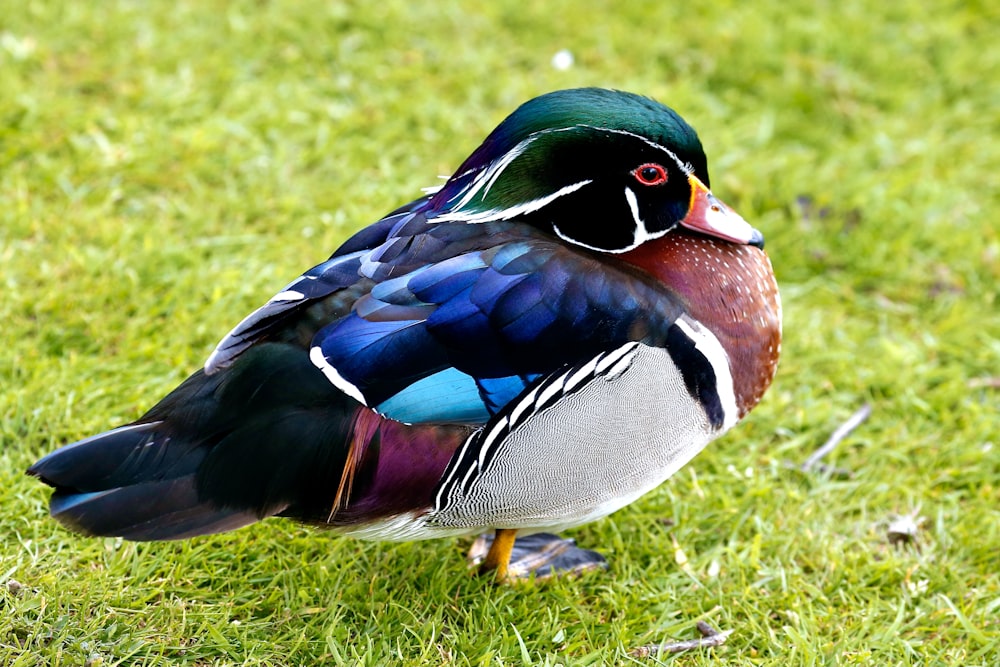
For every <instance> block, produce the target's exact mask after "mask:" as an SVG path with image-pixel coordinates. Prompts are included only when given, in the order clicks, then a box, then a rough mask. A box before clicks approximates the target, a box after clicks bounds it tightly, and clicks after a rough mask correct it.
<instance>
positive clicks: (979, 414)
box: [0, 0, 1000, 667]
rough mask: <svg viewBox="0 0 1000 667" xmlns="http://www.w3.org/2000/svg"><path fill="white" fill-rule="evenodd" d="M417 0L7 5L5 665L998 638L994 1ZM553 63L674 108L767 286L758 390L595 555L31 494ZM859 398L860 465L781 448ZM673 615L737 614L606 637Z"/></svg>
mask: <svg viewBox="0 0 1000 667" xmlns="http://www.w3.org/2000/svg"><path fill="white" fill-rule="evenodd" d="M421 4H423V3H412V2H405V1H402V0H399V1H397V0H385V1H383V2H378V3H363V2H356V3H355V2H348V3H332V2H331V3H294V2H266V1H260V2H231V3H223V2H205V3H199V2H193V1H181V2H165V1H163V2H129V1H126V0H121V1H118V2H105V3H81V2H64V3H60V2H49V1H38V2H14V1H13V0H0V17H2V18H0V286H2V289H3V293H2V295H0V327H2V328H0V332H2V338H0V342H2V347H0V665H7V666H11V667H14V666H17V667H23V666H29V665H30V666H34V665H53V666H54V665H67V666H82V665H88V666H90V667H97V666H98V665H103V666H109V665H198V666H208V665H244V664H245V665H338V664H361V665H393V664H405V665H417V664H428V665H467V664H471V665H556V664H618V663H625V664H628V663H633V662H635V663H639V664H658V663H660V662H662V663H666V664H676V665H685V666H687V665H774V666H785V665H879V666H881V665H954V666H962V667H969V666H974V665H982V666H989V667H994V666H995V665H997V664H1000V573H998V571H1000V380H998V376H1000V287H998V285H1000V222H998V219H1000V214H998V210H1000V189H998V185H997V184H998V174H1000V140H998V136H1000V85H998V80H997V77H998V73H1000V46H998V41H997V35H996V26H997V25H1000V9H998V7H1000V5H998V4H997V3H994V2H985V1H984V2H966V3H958V2H955V3H943V2H942V3H933V4H935V5H937V8H936V9H935V8H932V7H929V6H927V5H919V3H881V2H875V1H874V0H864V1H862V0H858V1H854V0H845V2H841V3H826V2H804V1H792V2H779V1H778V0H767V1H764V2H759V3H728V2H721V3H712V2H708V3H701V4H699V5H697V6H695V5H692V4H691V3H679V2H678V3H671V2H660V3H622V2H610V1H608V2H591V3H576V2H568V1H565V2H551V3H545V6H546V9H544V10H540V9H529V8H528V7H530V6H531V4H532V3H524V2H512V1H506V0H505V1H503V2H499V1H498V2H493V3H481V4H482V7H480V8H479V9H475V10H474V9H472V8H471V6H472V3H468V6H465V5H463V4H462V3H456V2H442V3H434V4H431V3H426V7H423V8H422V7H420V5H421ZM539 4H541V3H539ZM751 7H752V8H751ZM561 49H568V50H569V51H571V52H572V54H573V56H574V58H575V62H574V64H573V66H572V67H570V68H569V69H557V68H555V67H553V65H552V57H553V55H554V54H555V53H556V52H557V51H559V50H561ZM580 85H599V86H607V87H615V88H622V89H625V90H630V91H633V92H638V93H643V94H647V95H650V96H653V97H656V98H657V99H659V100H661V101H663V102H665V103H667V104H669V105H671V106H673V107H675V108H676V109H678V110H679V111H680V112H681V113H682V115H684V116H685V117H686V118H687V119H688V120H689V121H690V122H691V123H692V124H693V125H694V126H695V127H696V128H697V130H698V131H699V133H700V134H701V136H702V139H703V142H704V144H705V147H706V151H707V152H708V155H709V164H710V168H711V170H712V177H713V179H712V182H713V186H714V190H715V192H716V193H717V194H719V195H720V196H721V197H722V198H723V199H724V200H726V201H727V202H728V203H730V204H732V205H733V206H734V207H735V208H736V209H737V210H738V211H739V212H740V213H742V215H743V216H744V217H746V218H747V219H749V220H751V221H752V222H753V224H755V226H757V227H758V228H759V229H761V230H762V231H763V232H764V234H765V236H766V237H767V240H768V243H767V247H768V250H769V252H770V254H771V257H772V260H773V262H774V266H775V270H776V272H777V274H778V278H779V281H780V283H781V285H782V289H783V297H784V303H785V335H786V339H785V345H784V356H783V359H782V362H781V369H780V372H779V374H778V378H777V380H776V384H775V386H774V387H773V389H772V390H771V392H770V393H769V395H768V396H767V397H766V398H765V400H764V402H763V403H762V404H761V406H760V407H759V408H758V409H757V410H756V411H755V412H754V413H753V414H752V415H751V416H750V417H749V418H748V419H747V420H746V422H745V423H744V424H742V425H741V426H740V427H738V428H737V429H736V430H734V431H733V432H732V433H731V434H729V435H728V436H726V437H725V438H724V439H723V440H721V441H718V442H717V443H715V444H714V445H713V446H711V447H710V448H709V449H708V450H707V451H705V452H704V453H703V454H702V455H700V456H699V457H698V458H697V459H696V460H695V461H694V463H693V464H691V465H690V466H688V467H687V468H685V469H684V470H682V471H681V472H680V473H679V474H678V475H676V476H675V478H674V479H672V480H671V481H669V482H668V483H667V484H665V485H664V486H663V487H661V488H660V489H659V490H657V491H656V492H654V493H651V494H649V495H648V496H646V497H645V498H643V499H642V500H641V501H639V502H638V503H636V504H635V505H633V506H631V507H629V508H627V509H625V510H622V511H621V512H619V513H617V514H616V515H614V516H613V517H611V518H609V519H605V520H603V521H600V522H598V523H595V524H591V525H589V526H586V527H584V528H581V529H578V530H576V531H574V532H573V536H574V537H575V538H576V539H577V540H578V541H579V542H580V543H581V544H583V545H586V546H588V547H594V548H598V549H600V550H601V551H603V552H604V553H605V554H606V555H607V556H608V557H609V558H610V560H611V568H610V570H609V571H607V572H605V573H599V574H593V575H590V576H588V577H586V578H584V579H580V580H569V581H556V582H553V583H548V584H544V585H538V586H535V587H513V588H511V587H502V588H497V587H494V586H492V585H490V584H489V583H488V582H486V581H483V580H480V579H478V578H475V577H472V576H471V575H470V574H469V572H468V571H467V569H466V566H465V563H464V555H463V554H464V549H465V548H466V547H467V546H468V541H460V540H445V541H436V542H421V543H410V544H371V543H363V542H358V541H353V540H350V539H343V538H338V537H336V536H335V535H332V534H328V533H323V532H319V531H313V530H308V529H305V528H301V527H299V526H297V525H295V524H292V523H289V522H283V521H280V520H272V521H267V522H265V523H263V524H258V525H256V526H253V527H251V528H248V529H244V530H241V531H238V532H236V533H232V534H227V535H221V536H215V537H211V538H202V539H196V540H192V541H189V542H183V543H171V544H139V545H137V544H131V543H122V542H120V541H115V540H112V539H107V540H102V539H87V538H80V537H77V536H74V535H72V534H70V533H68V532H67V531H65V530H64V529H62V528H61V527H60V526H58V525H57V524H56V523H55V522H54V521H52V520H50V519H49V518H48V516H47V499H48V492H47V491H46V489H45V488H44V487H43V486H42V485H40V484H38V483H37V482H36V481H35V480H32V479H29V478H27V477H25V476H24V475H23V470H24V469H25V468H26V467H27V466H28V465H29V464H30V463H31V462H32V461H34V460H35V459H36V458H37V457H39V456H40V455H42V454H43V453H46V452H48V451H50V450H52V449H54V448H55V447H57V446H59V445H60V444H64V443H67V442H70V441H72V440H75V439H78V438H81V437H84V436H86V435H89V434H92V433H96V432H98V431H101V430H105V429H107V428H110V427H113V426H116V425H118V424H120V423H123V422H125V421H128V420H131V419H134V418H136V417H137V416H139V415H140V414H141V413H142V412H144V411H145V409H147V408H148V407H150V406H151V405H152V404H153V403H154V402H155V401H156V400H157V399H159V398H160V397H161V396H162V395H163V394H165V393H166V392H167V391H168V390H169V389H171V388H173V387H174V386H175V385H176V384H177V383H178V382H179V381H180V380H182V379H183V378H184V377H185V376H186V375H187V374H188V373H189V372H190V371H192V370H194V369H195V368H197V367H198V366H199V365H200V364H201V363H202V361H203V360H204V358H205V357H206V355H207V354H208V353H209V352H210V351H211V349H212V347H213V346H214V344H215V342H216V341H217V340H218V339H219V338H220V337H221V336H222V335H223V334H224V333H225V332H226V331H228V330H229V328H230V327H231V326H232V325H233V324H235V323H236V322H237V321H238V320H239V319H240V318H241V317H242V316H243V315H245V314H246V313H247V312H249V311H250V310H251V309H252V308H254V307H255V306H257V305H259V304H260V303H262V302H263V301H264V300H266V299H267V298H268V297H270V296H271V294H273V293H274V292H275V291H277V290H278V289H279V288H281V287H282V286H283V285H284V284H285V283H286V282H287V281H289V280H290V279H292V278H294V277H295V276H297V275H298V274H299V273H300V272H301V271H302V270H303V269H305V268H307V267H309V266H312V265H313V264H314V263H317V262H319V261H320V260H322V259H324V258H325V257H326V256H327V254H329V252H331V251H332V250H333V249H334V248H335V247H336V246H337V245H338V244H339V243H340V242H341V241H342V240H344V239H345V238H346V236H347V235H348V234H349V233H351V232H353V231H354V230H356V229H358V228H360V227H362V226H364V225H366V224H368V223H370V222H372V221H374V220H375V219H377V218H378V217H380V216H381V215H383V214H384V213H386V212H388V211H389V210H391V209H392V208H394V207H396V206H397V205H399V204H402V203H404V202H406V201H409V200H410V199H412V198H414V197H415V196H417V195H418V194H419V188H420V187H422V186H426V185H433V184H435V183H436V182H438V181H437V176H438V175H439V174H448V173H451V171H452V170H453V169H454V168H455V167H456V166H457V165H458V164H459V163H460V161H461V160H462V159H463V158H464V157H465V155H466V154H467V153H468V152H470V151H471V150H472V149H473V148H474V147H475V146H476V145H478V142H479V141H480V140H481V139H482V138H483V137H484V136H485V135H486V133H487V132H488V131H489V130H490V129H492V128H493V126H494V125H495V124H496V123H497V122H499V121H500V120H501V119H502V118H503V117H504V116H505V115H506V114H507V113H508V112H509V111H511V110H512V109H513V108H514V107H515V106H517V105H518V104H519V103H520V102H522V101H524V100H526V99H528V98H530V97H532V96H534V95H537V94H540V93H543V92H546V91H549V90H553V89H557V88H566V87H574V86H580ZM864 403H870V404H871V405H872V407H873V414H872V416H871V418H870V419H869V420H868V421H867V422H866V423H864V424H863V425H862V426H861V427H860V428H859V429H857V430H856V431H855V432H853V433H852V434H851V435H850V436H849V437H847V438H846V439H845V440H844V441H843V442H842V444H841V445H840V446H839V447H838V448H837V449H836V450H835V451H834V452H833V454H832V455H831V456H830V457H829V459H828V460H827V462H828V463H830V464H831V465H834V466H836V467H839V468H845V469H848V470H850V471H851V473H852V474H851V475H850V476H848V477H842V476H836V475H824V474H822V473H817V472H810V473H803V472H800V471H798V470H793V469H789V467H788V466H787V465H786V462H792V463H796V464H797V463H801V462H803V461H804V460H806V458H807V457H808V456H809V455H810V454H811V453H812V452H813V451H814V450H815V449H816V448H817V447H819V446H820V445H821V444H822V443H823V442H824V440H825V439H826V438H827V437H828V436H829V434H830V433H831V432H832V431H833V430H834V429H835V428H836V427H837V426H838V425H839V424H841V423H842V422H843V421H844V420H846V419H847V418H848V416H849V415H850V414H851V413H852V412H853V411H854V410H855V409H856V408H858V407H859V406H861V405H862V404H864ZM910 513H912V514H914V515H915V516H916V517H917V521H918V522H919V523H920V530H919V533H918V534H917V536H916V541H915V544H911V545H909V546H905V545H904V546H893V545H891V544H890V543H889V541H888V525H889V522H890V521H891V520H892V519H894V518H895V517H896V516H898V515H902V514H910ZM10 582H17V584H20V585H17V584H14V583H10ZM698 620H706V621H708V622H709V623H711V624H712V625H713V626H715V627H717V628H721V629H723V630H733V631H734V632H733V634H732V635H731V636H730V638H729V640H728V642H727V643H726V644H725V645H724V646H721V647H718V648H714V649H702V650H699V651H695V652H689V653H684V654H680V655H677V656H660V657H659V658H656V657H648V658H635V657H633V656H632V654H631V652H632V651H633V649H635V648H637V647H641V646H644V645H648V644H655V643H658V642H661V641H674V640H678V639H690V638H693V637H696V636H697V632H696V630H695V622H696V621H698Z"/></svg>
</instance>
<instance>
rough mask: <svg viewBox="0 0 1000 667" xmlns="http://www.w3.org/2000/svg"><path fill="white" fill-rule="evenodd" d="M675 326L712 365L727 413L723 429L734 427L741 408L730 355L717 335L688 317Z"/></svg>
mask: <svg viewBox="0 0 1000 667" xmlns="http://www.w3.org/2000/svg"><path fill="white" fill-rule="evenodd" d="M675 324H677V326H678V327H680V329H681V331H683V332H684V333H685V334H686V335H687V337H688V338H690V339H691V341H692V342H694V346H695V348H696V349H697V350H698V351H699V352H701V353H702V354H704V355H705V358H706V359H708V363H710V364H712V369H713V370H714V371H715V389H716V391H717V392H718V393H719V402H720V403H721V404H722V410H723V412H724V413H725V417H724V418H723V422H722V427H723V429H728V428H730V427H732V426H733V424H735V423H736V421H737V419H739V408H738V407H737V406H736V393H735V391H734V389H733V374H732V372H731V371H730V369H729V355H728V354H726V350H725V348H724V347H722V343H720V342H719V339H718V338H716V337H715V334H713V333H712V332H711V331H710V330H709V329H708V328H707V327H703V326H702V325H701V324H699V323H698V322H696V321H695V320H693V319H691V318H689V317H688V316H687V315H682V316H681V317H679V318H677V321H676V322H675Z"/></svg>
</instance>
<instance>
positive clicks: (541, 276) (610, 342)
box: [27, 88, 781, 581]
mask: <svg viewBox="0 0 1000 667" xmlns="http://www.w3.org/2000/svg"><path fill="white" fill-rule="evenodd" d="M763 248H764V241H763V236H762V234H761V233H760V232H759V231H758V230H757V229H755V228H754V227H752V226H751V225H750V224H749V223H748V222H747V221H746V220H744V219H743V218H742V217H741V216H740V215H739V214H738V213H736V212H735V210H733V209H732V208H731V207H729V206H728V205H726V204H725V203H723V202H722V201H721V200H720V199H719V198H718V197H716V195H715V194H713V192H712V190H711V188H710V181H709V174H708V162H707V158H706V156H705V152H704V150H703V148H702V144H701V141H700V139H699V138H698V135H697V133H696V132H695V130H694V129H693V128H692V127H691V126H690V125H689V124H688V123H687V122H686V121H685V120H683V119H682V118H681V116H680V115H679V114H678V113H677V112H675V111H674V110H673V109H671V108H669V107H667V106H665V105H663V104H661V103H659V102H656V101H654V100H653V99H651V98H649V97H645V96H642V95H637V94H633V93H628V92H624V91H618V90H608V89H601V88H577V89H569V90H558V91H554V92H550V93H547V94H544V95H541V96H539V97H536V98H534V99H531V100H529V101H527V102H525V103H524V104H522V105H521V106H520V107H518V108H517V109H516V110H515V111H514V112H513V113H511V114H510V115H509V116H508V117H507V118H506V119H505V120H503V122H501V123H500V125H498V126H497V127H496V129H494V130H493V131H492V132H491V133H490V134H489V135H488V136H487V137H486V139H485V140H484V141H483V143H482V144H481V145H480V146H479V147H478V148H476V150H475V151H473V152H472V153H471V155H469V157H468V158H467V159H466V160H465V161H464V162H462V163H461V165H460V166H459V167H458V169H457V170H456V171H455V173H454V174H453V175H452V176H451V177H450V178H448V179H447V180H446V181H444V183H443V185H440V186H438V187H436V188H432V189H428V190H426V191H424V193H423V195H422V196H420V197H419V198H417V199H415V200H414V201H412V202H410V203H409V204H406V205H405V206H402V207H400V208H398V209H396V210H394V211H392V212H391V213H389V214H388V215H386V216H385V217H383V218H382V219H380V220H378V221H377V222H375V223H374V224H371V225H369V226H367V227H364V228H362V229H361V230H360V231H358V232H357V233H355V234H354V235H353V236H351V237H350V238H349V239H348V240H347V241H346V242H344V243H343V245H341V246H340V247H339V248H338V249H337V250H336V251H335V252H334V253H333V254H332V255H331V256H330V257H329V258H328V259H326V260H325V261H322V262H321V263H319V264H318V265H316V266H315V267H313V268H311V269H309V270H308V271H306V272H305V273H303V274H302V275H301V276H300V277H299V278H297V279H295V280H294V281H292V282H291V283H290V284H288V285H287V286H286V287H284V288H283V289H281V290H280V291H278V292H277V293H276V294H275V295H274V296H273V297H271V299H270V300H269V301H267V302H266V303H264V305H262V306H261V307H259V308H258V309H257V310H255V311H253V312H252V313H250V314H249V315H248V316H247V317H246V318H244V319H243V320H242V321H241V322H239V323H238V324H237V325H236V326H235V327H234V328H233V329H232V330H231V331H230V332H229V333H228V334H227V335H226V336H225V337H224V338H222V340H221V342H220V343H219V344H218V346H217V347H216V348H215V350H214V351H213V352H212V353H211V355H210V356H209V357H208V359H207V360H206V361H205V363H204V366H203V367H202V368H200V369H198V370H196V371H195V372H194V373H193V374H192V375H191V376H190V377H188V378H187V379H186V380H185V381H184V382H183V383H181V384H180V385H179V386H178V387H177V388H176V389H174V390H173V391H172V392H170V393H169V394H168V395H167V396H166V397H164V398H163V399H162V400H161V401H160V402H159V403H157V404H155V405H154V406H153V407H152V408H151V409H149V411H148V412H146V413H145V414H144V415H143V416H141V417H140V418H139V419H137V420H136V421H134V422H131V423H129V424H126V425H123V426H119V427H117V428H114V429H112V430H109V431H107V432H104V433H100V434H98V435H94V436H91V437H88V438H86V439H83V440H80V441H79V442H75V443H72V444H68V445H65V446H63V447H62V448H60V449H57V450H56V451H54V452H52V453H50V454H48V455H47V456H45V457H44V458H42V459H40V460H39V461H37V462H36V463H35V464H34V465H32V466H31V467H30V468H29V469H28V471H27V473H28V474H29V475H32V476H34V477H37V478H38V479H39V480H41V481H42V482H44V483H45V484H47V485H49V486H50V487H52V488H53V492H52V495H51V499H50V506H49V508H50V513H51V516H52V517H54V518H55V519H56V520H58V521H59V522H60V523H62V524H63V525H64V526H66V527H67V528H69V529H71V530H73V531H76V532H78V533H82V534H84V535H90V536H117V537H121V538H124V539H127V540H137V541H155V540H176V539H186V538H193V537H196V536H200V535H207V534H212V533H219V532H224V531H230V530H234V529H237V528H240V527H243V526H246V525H248V524H251V523H254V522H257V521H260V520H262V519H265V518H268V517H274V516H277V517H287V518H291V519H294V520H297V521H300V522H304V523H306V524H313V525H318V526H322V527H325V528H329V529H333V530H335V531H338V532H340V533H343V534H346V535H349V536H353V537H356V538H361V539H370V540H390V541H409V540H420V539H429V538H443V537H449V536H458V535H476V534H483V533H486V534H487V535H489V536H490V537H489V539H488V540H487V541H486V542H485V547H483V546H482V545H481V547H480V553H479V556H478V559H477V560H478V562H480V571H481V572H484V573H487V574H489V575H491V576H493V577H495V579H496V580H498V581H509V580H511V579H513V578H515V577H521V576H525V577H530V576H541V573H542V569H544V568H548V569H549V570H552V571H555V572H557V573H558V572H560V571H563V570H570V571H584V570H586V569H590V568H593V567H595V566H598V565H600V566H604V565H603V563H604V562H605V561H604V557H603V556H602V555H601V554H599V553H597V552H592V551H588V550H585V549H581V548H580V547H576V546H575V543H574V542H573V541H572V540H563V539H562V538H559V537H558V534H559V533H561V532H562V531H565V530H567V529H570V528H574V527H576V526H580V525H583V524H586V523H589V522H592V521H596V520H598V519H601V518H603V517H606V516H607V515H609V514H611V513H613V512H615V511H617V510H618V509H621V508H622V507H625V506H627V505H629V504H630V503H632V502H634V501H635V500H637V499H638V498H640V497H641V496H643V495H645V494H646V493H648V492H650V491H652V490H653V489H656V488H657V487H658V486H660V485H661V484H662V483H663V482H665V481H666V480H667V479H669V478H670V477H671V476H672V475H673V474H674V473H676V472H677V471H678V470H679V469H681V468H682V467H683V466H684V465H686V464H687V463H688V462H689V461H690V460H691V459H692V458H693V457H694V456H695V455H696V454H698V453H699V452H700V451H701V450H702V449H704V448H705V447H706V446H707V444H708V443H709V442H711V441H713V440H715V439H716V438H718V437H720V436H722V435H723V434H724V433H726V432H727V431H729V429H731V428H732V427H733V426H734V425H735V424H736V423H737V422H739V421H740V420H741V419H742V418H743V417H745V416H746V415H747V413H748V412H749V411H750V410H751V409H752V408H753V407H754V406H755V405H757V403H758V402H759V401H760V399H761V397H762V396H763V394H764V392H765V391H766V390H767V388H768V387H769V385H770V384H771V382H772V380H773V378H774V375H775V371H776V368H777V362H778V357H779V354H780V347H781V302H780V298H779V293H778V287H777V283H776V281H775V277H774V272H773V270H772V267H771V263H770V260H769V258H768V255H767V254H766V253H765V252H764V249H763ZM545 553H556V554H562V555H563V556H562V557H563V558H564V559H565V560H564V561H562V562H564V563H568V564H567V565H565V566H564V567H560V565H559V564H560V561H559V560H558V559H556V560H554V559H553V558H549V557H546V556H545V555H544V554H545ZM512 554H514V560H513V562H512ZM539 554H542V555H539ZM522 561H524V562H528V563H534V565H535V567H531V566H528V567H526V568H525V567H521V566H520V565H519V564H520V563H521V562H522Z"/></svg>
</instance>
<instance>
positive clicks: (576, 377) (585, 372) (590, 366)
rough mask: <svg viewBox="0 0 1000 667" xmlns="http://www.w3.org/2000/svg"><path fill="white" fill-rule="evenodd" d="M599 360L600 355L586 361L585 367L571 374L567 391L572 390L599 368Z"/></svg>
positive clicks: (567, 383) (567, 382)
mask: <svg viewBox="0 0 1000 667" xmlns="http://www.w3.org/2000/svg"><path fill="white" fill-rule="evenodd" d="M599 360H600V357H599V356H597V357H594V358H593V359H591V360H590V361H588V362H587V363H585V364H584V365H583V368H581V369H580V370H578V371H577V372H576V373H573V375H571V376H570V378H569V379H568V380H567V381H566V391H572V390H573V389H574V388H575V387H576V386H577V385H578V384H580V383H581V382H583V381H584V380H586V379H587V378H588V377H590V376H591V375H593V374H594V369H596V368H597V362H598V361H599Z"/></svg>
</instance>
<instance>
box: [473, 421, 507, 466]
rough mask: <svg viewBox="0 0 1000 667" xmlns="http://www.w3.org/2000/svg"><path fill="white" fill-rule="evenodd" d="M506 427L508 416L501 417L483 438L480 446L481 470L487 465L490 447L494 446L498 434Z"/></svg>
mask: <svg viewBox="0 0 1000 667" xmlns="http://www.w3.org/2000/svg"><path fill="white" fill-rule="evenodd" d="M505 428H507V418H506V417H501V418H500V420H499V421H498V422H497V423H496V424H494V425H493V428H492V429H490V433H489V435H487V436H486V437H485V438H483V444H482V445H480V447H479V469H480V470H482V469H483V465H485V463H486V454H487V452H489V450H490V447H492V446H493V445H494V444H495V443H494V442H493V441H494V440H495V439H496V438H497V436H498V435H499V434H500V432H501V431H502V430H504V429H505Z"/></svg>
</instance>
